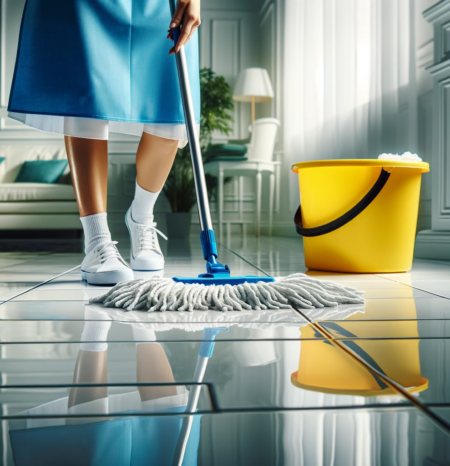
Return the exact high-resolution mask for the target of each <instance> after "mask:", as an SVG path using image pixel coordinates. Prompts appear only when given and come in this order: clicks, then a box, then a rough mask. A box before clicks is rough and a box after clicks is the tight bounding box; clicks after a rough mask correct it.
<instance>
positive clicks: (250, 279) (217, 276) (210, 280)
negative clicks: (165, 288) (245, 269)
mask: <svg viewBox="0 0 450 466" xmlns="http://www.w3.org/2000/svg"><path fill="white" fill-rule="evenodd" d="M200 242H201V244H202V249H203V258H204V259H205V261H206V273H202V274H200V275H199V276H198V277H173V280H174V281H176V282H182V283H188V284H194V283H199V284H203V285H241V284H243V283H257V282H273V281H275V280H274V278H272V277H258V276H253V275H244V276H242V277H231V276H230V268H229V267H228V265H222V264H221V263H220V262H217V258H218V252H217V244H216V235H215V234H214V230H210V229H205V230H203V231H202V232H201V233H200Z"/></svg>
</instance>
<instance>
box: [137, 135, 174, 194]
mask: <svg viewBox="0 0 450 466" xmlns="http://www.w3.org/2000/svg"><path fill="white" fill-rule="evenodd" d="M177 148H178V141H176V140H173V139H164V138H160V137H158V136H154V135H152V134H148V133H143V134H142V138H141V142H140V144H139V149H138V152H137V155H136V171H137V182H138V185H139V186H140V187H141V188H143V189H145V190H146V191H150V192H152V193H157V192H158V191H161V189H162V187H163V186H164V183H165V182H166V179H167V177H168V176H169V172H170V169H171V168H172V165H173V162H174V160H175V156H176V154H177Z"/></svg>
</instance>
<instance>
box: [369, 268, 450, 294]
mask: <svg viewBox="0 0 450 466" xmlns="http://www.w3.org/2000/svg"><path fill="white" fill-rule="evenodd" d="M375 276H377V277H379V278H383V279H385V280H388V281H390V282H393V283H400V284H401V285H405V286H409V287H410V288H412V289H413V290H417V291H423V292H424V293H428V294H431V295H433V296H436V297H437V298H443V299H450V298H449V297H447V296H442V295H440V294H437V293H433V292H432V291H429V290H425V289H423V288H418V287H416V286H413V285H410V284H409V283H405V282H401V281H400V280H394V279H393V278H389V277H383V276H382V275H378V274H375ZM412 297H413V296H412ZM388 299H390V298H388Z"/></svg>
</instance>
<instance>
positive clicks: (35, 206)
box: [0, 201, 79, 230]
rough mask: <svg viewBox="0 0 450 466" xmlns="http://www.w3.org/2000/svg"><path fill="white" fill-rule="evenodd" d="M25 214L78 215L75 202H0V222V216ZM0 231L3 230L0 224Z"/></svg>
mask: <svg viewBox="0 0 450 466" xmlns="http://www.w3.org/2000/svg"><path fill="white" fill-rule="evenodd" d="M25 214H75V215H77V216H79V214H78V206H77V203H76V201H23V202H0V222H1V216H2V215H25ZM0 225H1V226H0V230H1V229H2V228H4V225H3V224H2V222H1V223H0Z"/></svg>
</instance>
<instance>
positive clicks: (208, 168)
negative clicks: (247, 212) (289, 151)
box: [205, 118, 280, 237]
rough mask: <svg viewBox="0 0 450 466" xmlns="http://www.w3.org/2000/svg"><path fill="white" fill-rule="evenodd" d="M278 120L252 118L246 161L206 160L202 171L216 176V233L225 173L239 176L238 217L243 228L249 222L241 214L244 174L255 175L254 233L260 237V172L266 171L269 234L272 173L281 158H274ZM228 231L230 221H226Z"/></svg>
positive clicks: (221, 224) (221, 205) (221, 221)
mask: <svg viewBox="0 0 450 466" xmlns="http://www.w3.org/2000/svg"><path fill="white" fill-rule="evenodd" d="M279 126H280V122H279V121H278V120H276V119H275V118H261V119H259V120H255V121H254V122H253V124H252V126H251V133H252V136H251V140H250V144H247V147H248V152H247V157H248V160H247V161H240V162H233V161H220V160H218V161H212V162H209V163H207V164H205V173H209V174H211V175H214V176H217V178H218V181H217V182H218V195H217V204H218V205H217V209H218V211H219V235H220V237H222V227H223V223H224V219H223V181H224V177H225V176H236V177H239V220H238V221H236V222H233V223H241V224H242V225H243V231H244V232H245V224H246V223H249V222H247V221H246V220H244V218H243V191H244V189H243V187H244V181H243V180H244V177H248V176H252V177H255V178H256V193H255V194H256V237H259V233H260V225H261V197H262V174H263V173H268V174H269V235H271V234H272V221H273V206H274V197H275V175H276V174H277V169H278V166H279V165H280V162H275V161H274V160H273V152H274V147H275V140H276V136H277V131H278V128H279ZM226 223H227V227H228V233H229V223H230V222H226Z"/></svg>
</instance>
